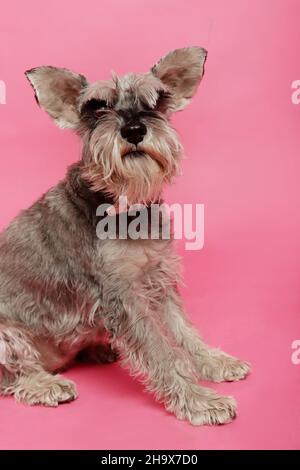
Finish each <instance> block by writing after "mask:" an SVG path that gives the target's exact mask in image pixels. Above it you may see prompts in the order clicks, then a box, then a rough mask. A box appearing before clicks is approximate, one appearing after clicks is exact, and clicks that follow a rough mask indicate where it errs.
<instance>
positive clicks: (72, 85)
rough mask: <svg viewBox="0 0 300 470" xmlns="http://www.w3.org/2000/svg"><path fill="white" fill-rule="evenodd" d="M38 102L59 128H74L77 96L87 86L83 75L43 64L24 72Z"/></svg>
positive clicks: (76, 114) (77, 120) (77, 119)
mask: <svg viewBox="0 0 300 470" xmlns="http://www.w3.org/2000/svg"><path fill="white" fill-rule="evenodd" d="M25 75H26V77H27V78H28V80H29V82H30V83H31V85H32V87H33V89H34V92H35V97H36V100H37V102H38V104H39V105H40V106H41V107H42V108H43V109H44V110H45V111H46V112H47V113H48V114H49V115H50V116H51V117H52V118H53V119H54V121H55V122H56V124H57V125H58V126H59V127H61V128H69V129H76V127H77V125H78V123H79V113H78V98H79V95H80V92H81V90H82V89H83V88H84V87H85V86H87V84H88V83H87V80H86V78H85V77H84V76H83V75H80V74H77V73H74V72H71V71H70V70H67V69H63V68H58V67H51V66H44V67H37V68H34V69H31V70H27V71H26V72H25Z"/></svg>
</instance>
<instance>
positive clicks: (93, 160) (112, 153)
mask: <svg viewBox="0 0 300 470" xmlns="http://www.w3.org/2000/svg"><path fill="white" fill-rule="evenodd" d="M83 154H84V161H85V166H84V170H83V176H84V178H85V179H86V180H88V182H89V183H90V185H91V188H92V189H93V190H94V191H104V192H106V193H107V194H109V195H111V196H112V197H113V198H114V199H115V201H116V202H117V200H118V198H119V197H120V196H126V197H127V200H128V203H129V205H131V204H135V203H142V204H149V203H151V202H156V201H158V200H159V198H160V194H161V191H162V187H163V185H164V183H166V182H170V181H171V180H172V177H173V176H175V175H176V174H178V171H179V160H180V155H181V146H180V143H179V141H178V138H177V135H176V133H175V131H174V130H173V129H172V128H171V127H170V126H169V125H168V124H167V122H165V121H164V120H158V119H148V120H147V135H146V136H145V138H144V140H143V141H142V142H141V143H139V144H138V146H135V145H133V144H129V143H127V142H126V141H125V140H123V139H122V138H121V136H120V132H119V123H118V122H116V121H115V119H107V118H106V119H105V121H104V122H103V123H102V124H101V126H99V127H98V128H96V129H95V130H94V131H93V132H92V133H91V134H90V135H89V136H84V152H83Z"/></svg>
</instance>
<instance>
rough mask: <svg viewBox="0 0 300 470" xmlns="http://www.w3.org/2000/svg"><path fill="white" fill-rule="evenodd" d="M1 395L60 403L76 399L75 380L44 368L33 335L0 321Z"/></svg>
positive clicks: (18, 399) (47, 402)
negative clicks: (72, 380) (54, 373)
mask: <svg viewBox="0 0 300 470" xmlns="http://www.w3.org/2000/svg"><path fill="white" fill-rule="evenodd" d="M0 374H1V375H0V394H2V395H14V397H15V399H16V400H17V401H23V402H25V403H28V404H29V405H37V404H41V405H46V406H57V405H58V404H59V403H62V402H67V401H71V400H73V399H75V398H76V389H75V385H74V384H73V382H71V381H69V380H66V379H64V378H62V377H61V376H59V375H51V374H50V373H48V372H46V371H45V370H44V369H43V365H42V363H41V358H40V353H39V351H38V350H37V349H36V347H35V345H34V342H33V340H32V338H31V337H30V334H29V333H28V332H26V331H25V330H24V329H22V328H21V327H19V326H15V325H7V324H1V323H0Z"/></svg>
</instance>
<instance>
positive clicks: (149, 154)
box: [26, 47, 206, 204]
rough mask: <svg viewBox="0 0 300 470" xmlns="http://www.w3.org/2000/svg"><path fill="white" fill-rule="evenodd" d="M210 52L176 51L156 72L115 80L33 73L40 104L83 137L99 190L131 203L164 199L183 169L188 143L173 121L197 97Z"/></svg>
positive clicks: (89, 172) (44, 70)
mask: <svg viewBox="0 0 300 470" xmlns="http://www.w3.org/2000/svg"><path fill="white" fill-rule="evenodd" d="M205 59H206V51H205V50H204V49H202V48H200V47H188V48H184V49H177V50H175V51H173V52H170V53H169V54H168V55H167V56H165V57H164V58H162V59H161V60H160V61H159V62H158V63H157V64H156V65H154V67H153V68H152V69H151V71H150V72H148V73H145V74H134V73H132V74H128V75H125V76H123V77H117V76H116V75H113V77H112V79H111V80H109V81H100V82H96V83H92V84H89V83H88V82H87V80H86V78H85V77H84V76H83V75H79V74H76V73H73V72H71V71H69V70H66V69H62V68H56V67H49V66H45V67H37V68H34V69H31V70H29V71H27V72H26V76H27V78H28V79H29V81H30V83H31V85H32V86H33V88H34V91H35V96H36V99H37V102H38V103H39V105H40V106H41V107H42V108H44V109H45V110H46V111H47V113H48V114H49V115H50V116H51V117H52V118H53V119H54V120H55V122H56V123H57V124H58V125H59V126H60V127H62V128H72V129H74V130H75V131H76V132H78V133H79V134H80V135H81V137H82V139H83V162H84V165H83V171H82V175H83V177H84V178H85V179H86V180H88V182H89V183H90V186H91V188H92V189H94V190H95V191H98V190H102V191H105V192H107V193H108V194H110V195H112V196H113V197H114V198H116V199H117V198H118V197H119V196H120V195H125V196H127V199H128V201H129V203H130V204H133V203H137V202H138V203H149V202H151V201H155V200H157V199H158V198H159V195H160V192H161V189H162V186H163V184H164V183H165V182H167V181H170V180H171V179H172V177H173V176H174V175H175V174H176V173H177V172H178V165H179V160H180V155H181V146H180V143H179V140H178V137H177V134H176V133H175V131H174V129H173V128H172V126H171V124H170V116H171V114H172V113H173V112H175V111H179V110H181V109H183V108H184V107H185V106H186V104H187V103H188V102H189V101H190V100H191V98H192V97H193V95H194V94H195V92H196V90H197V87H198V84H199V83H200V81H201V78H202V76H203V73H204V63H205Z"/></svg>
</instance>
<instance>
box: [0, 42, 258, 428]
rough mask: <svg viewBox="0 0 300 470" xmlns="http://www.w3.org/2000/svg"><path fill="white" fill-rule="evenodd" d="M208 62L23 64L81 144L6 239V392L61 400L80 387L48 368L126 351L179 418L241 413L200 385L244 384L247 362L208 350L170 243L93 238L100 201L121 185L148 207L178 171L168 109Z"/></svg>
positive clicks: (217, 418) (198, 54)
mask: <svg viewBox="0 0 300 470" xmlns="http://www.w3.org/2000/svg"><path fill="white" fill-rule="evenodd" d="M205 58H206V51H205V50H204V49H201V48H198V47H191V48H185V49H180V50H176V51H173V52H171V53H170V54H168V55H167V56H166V57H164V58H163V59H161V60H160V61H159V62H158V63H157V64H156V65H155V66H154V67H153V68H152V70H151V71H150V72H148V73H146V74H129V75H126V76H124V77H116V76H114V77H113V79H112V80H110V81H107V82H97V83H94V84H89V83H88V82H87V80H86V79H85V77H83V76H82V75H79V74H75V73H73V72H70V71H68V70H66V69H58V68H55V67H39V68H36V69H32V70H30V71H28V72H27V73H26V75H27V77H28V79H29V80H30V83H31V85H32V86H33V88H34V91H35V94H36V98H37V101H38V103H39V105H40V106H41V107H42V108H43V109H45V110H46V112H47V113H48V114H49V115H50V116H51V117H52V118H53V119H54V120H55V121H56V123H57V124H58V125H59V126H61V127H69V128H72V129H74V130H75V131H76V132H77V133H78V134H79V135H80V136H81V137H82V140H83V152H82V160H81V161H80V162H78V163H75V164H74V165H73V166H72V167H71V168H69V170H68V172H67V175H66V177H65V179H64V180H63V181H61V182H60V183H59V184H58V185H57V186H56V187H54V188H52V189H50V190H49V191H48V192H47V193H46V194H45V195H44V196H42V197H41V198H40V199H39V200H38V201H37V202H36V203H35V204H33V206H32V207H30V208H29V209H27V210H25V211H24V212H23V213H21V214H20V215H19V216H18V217H17V218H16V219H15V220H14V221H13V222H12V223H11V224H10V226H9V227H8V228H7V229H6V230H5V231H4V232H3V233H2V234H1V236H0V369H1V371H2V378H1V383H0V390H1V393H2V394H13V395H14V396H15V398H16V399H18V400H22V401H24V402H27V403H29V404H44V405H48V406H57V405H58V404H59V403H61V402H65V401H70V400H73V399H74V398H76V396H77V392H76V388H75V385H74V384H73V383H72V382H70V381H68V380H65V379H63V378H62V377H61V376H60V375H53V374H54V373H56V372H57V371H60V370H61V369H64V368H65V367H67V366H68V365H69V364H70V363H71V362H72V361H73V360H74V359H75V358H76V356H77V355H78V354H79V353H80V355H81V357H84V358H85V359H86V358H91V359H92V360H94V361H95V360H96V361H99V362H103V361H109V362H110V361H113V360H115V359H116V358H117V353H116V351H118V354H119V355H120V357H121V359H122V364H124V365H126V366H128V367H129V368H130V369H131V371H132V372H133V373H134V374H136V375H139V376H143V380H144V381H145V384H146V387H147V389H149V390H150V391H152V392H153V393H154V394H155V396H156V398H157V399H158V400H160V401H162V402H163V403H164V404H165V406H166V409H167V410H169V411H171V412H173V413H174V414H175V415H176V416H177V417H178V418H180V419H186V420H189V421H190V422H191V423H192V424H196V425H200V424H219V423H225V422H228V421H230V420H231V419H232V418H233V417H234V416H235V402H234V400H233V399H232V398H230V397H222V396H219V395H218V394H217V393H215V392H214V391H212V390H210V389H207V388H203V387H200V386H199V385H198V383H197V381H198V379H199V378H200V379H205V380H212V381H216V382H219V381H222V380H229V381H232V380H239V379H242V378H244V377H245V376H246V374H247V373H248V372H249V365H248V364H247V363H245V362H241V361H239V360H238V359H235V358H233V357H231V356H228V355H226V354H225V353H223V352H221V351H219V350H215V349H211V348H209V347H208V346H207V345H206V344H205V343H204V342H203V341H202V340H201V339H200V337H199V335H198V333H197V332H196V331H195V329H194V328H193V327H192V326H191V324H190V323H189V321H188V320H187V319H186V316H185V314H184V311H183V307H182V304H181V300H180V297H179V294H178V290H177V283H178V281H179V276H178V272H179V267H178V259H177V256H176V255H175V254H174V252H173V248H172V244H173V243H172V240H163V239H162V238H159V239H157V240H151V239H149V240H133V239H127V240H123V239H116V240H113V239H107V240H99V238H97V236H96V224H97V220H98V218H97V216H96V209H97V207H98V206H99V205H100V204H102V203H108V204H112V205H114V204H116V203H117V200H118V197H119V196H120V195H126V196H127V197H128V201H129V203H130V204H132V203H145V204H146V205H147V206H148V207H150V206H151V203H153V202H157V201H160V198H161V191H162V188H163V185H164V184H165V183H167V182H169V181H171V180H172V178H173V177H174V175H176V174H177V173H178V168H179V162H180V157H181V146H180V143H179V141H178V137H177V135H176V133H175V131H174V129H173V128H172V126H171V124H170V119H169V118H170V115H171V113H172V112H174V111H177V110H179V109H182V108H183V107H184V106H185V105H186V104H187V103H188V102H189V101H190V99H191V98H192V96H193V95H194V93H195V92H196V89H197V87H198V84H199V82H200V80H201V78H202V76H203V72H204V62H205ZM124 126H125V130H124ZM126 126H127V127H126ZM128 128H129V131H128ZM128 132H129V134H128ZM132 133H134V136H133V138H132ZM136 133H137V134H136ZM128 135H130V136H131V137H130V138H129V137H128ZM124 136H125V138H124ZM131 140H133V141H131ZM137 141H138V143H137ZM116 217H118V216H116Z"/></svg>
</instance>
